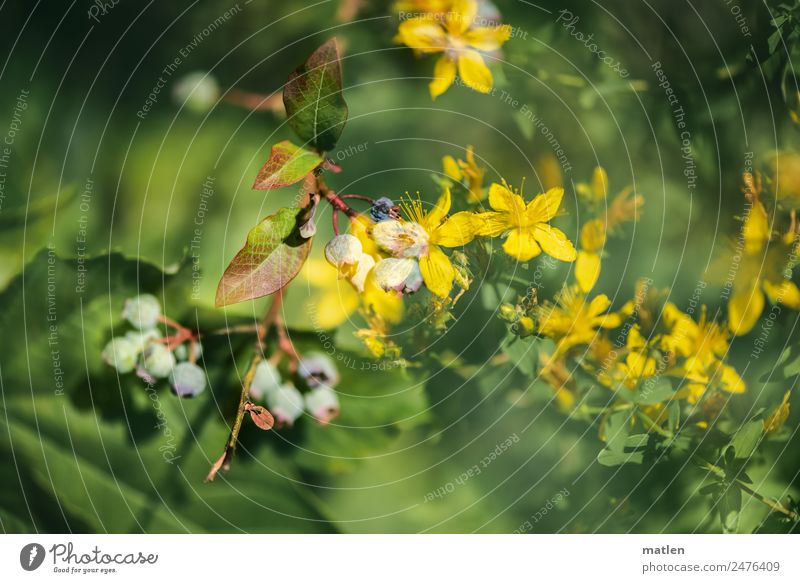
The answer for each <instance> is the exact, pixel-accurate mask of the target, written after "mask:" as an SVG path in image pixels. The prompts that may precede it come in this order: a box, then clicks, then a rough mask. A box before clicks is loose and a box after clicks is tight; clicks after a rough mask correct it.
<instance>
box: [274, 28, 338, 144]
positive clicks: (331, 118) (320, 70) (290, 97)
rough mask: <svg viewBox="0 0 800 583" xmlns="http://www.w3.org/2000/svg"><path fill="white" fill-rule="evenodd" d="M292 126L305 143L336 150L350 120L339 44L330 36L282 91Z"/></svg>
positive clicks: (291, 76)
mask: <svg viewBox="0 0 800 583" xmlns="http://www.w3.org/2000/svg"><path fill="white" fill-rule="evenodd" d="M283 104H284V105H285V106H286V115H287V117H288V120H287V121H288V123H289V126H291V128H292V129H293V130H294V132H295V133H296V134H297V135H298V136H299V137H300V138H302V139H303V140H305V142H306V143H308V144H311V145H313V146H314V147H316V148H317V149H318V150H320V151H322V152H324V151H327V150H331V149H333V147H334V146H335V145H336V142H337V141H338V140H339V136H341V135H342V130H343V129H344V124H345V122H346V121H347V103H346V102H345V100H344V97H343V96H342V66H341V62H340V56H339V46H338V45H337V44H336V39H335V38H334V39H331V40H329V41H328V42H326V43H325V44H324V45H322V46H321V47H319V48H318V49H317V50H316V51H314V52H313V53H311V56H310V57H309V58H308V60H307V61H306V62H305V63H304V64H303V65H301V66H300V67H299V68H298V69H297V70H296V71H295V72H294V73H292V74H291V75H290V76H289V81H288V82H287V83H286V87H285V88H284V90H283Z"/></svg>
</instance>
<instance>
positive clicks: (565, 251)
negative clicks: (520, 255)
mask: <svg viewBox="0 0 800 583" xmlns="http://www.w3.org/2000/svg"><path fill="white" fill-rule="evenodd" d="M533 234H534V237H536V241H537V242H538V243H539V245H541V246H542V249H544V252H545V253H547V254H548V255H550V256H551V257H555V258H556V259H560V260H561V261H575V258H576V257H577V256H578V253H577V251H575V247H574V246H573V245H572V241H570V240H569V239H567V236H566V235H565V234H564V233H563V231H561V229H556V228H555V227H551V226H550V225H545V224H538V225H536V226H535V227H534V229H533Z"/></svg>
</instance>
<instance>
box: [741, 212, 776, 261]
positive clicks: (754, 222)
mask: <svg viewBox="0 0 800 583" xmlns="http://www.w3.org/2000/svg"><path fill="white" fill-rule="evenodd" d="M770 235H771V232H770V228H769V219H768V218H767V210H766V209H765V208H764V205H763V204H762V203H761V201H756V203H755V204H754V205H753V206H752V207H751V209H750V212H749V213H748V214H747V217H746V218H745V220H744V224H743V225H742V239H744V248H745V251H747V253H749V254H751V255H754V254H756V253H758V252H759V251H761V249H763V248H764V243H766V242H767V241H769V238H770Z"/></svg>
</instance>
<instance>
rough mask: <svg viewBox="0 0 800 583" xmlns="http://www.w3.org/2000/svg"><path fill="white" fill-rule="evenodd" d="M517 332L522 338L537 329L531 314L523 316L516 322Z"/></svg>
mask: <svg viewBox="0 0 800 583" xmlns="http://www.w3.org/2000/svg"><path fill="white" fill-rule="evenodd" d="M516 327H517V330H516V333H517V334H518V335H519V337H520V338H526V337H527V336H530V335H531V334H533V333H534V331H535V328H536V327H535V325H534V323H533V318H531V317H530V316H522V317H521V318H520V319H519V320H517V323H516Z"/></svg>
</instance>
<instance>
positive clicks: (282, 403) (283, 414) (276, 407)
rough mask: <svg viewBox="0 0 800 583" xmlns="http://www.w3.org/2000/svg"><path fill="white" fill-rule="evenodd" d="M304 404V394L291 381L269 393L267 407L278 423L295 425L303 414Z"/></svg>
mask: <svg viewBox="0 0 800 583" xmlns="http://www.w3.org/2000/svg"><path fill="white" fill-rule="evenodd" d="M303 405H304V403H303V395H302V394H301V393H300V391H298V390H297V389H296V388H295V386H294V385H292V384H291V383H286V384H285V385H281V386H280V387H278V388H277V389H276V390H274V391H272V392H270V393H268V394H267V408H268V409H269V412H270V413H272V416H273V417H275V421H276V422H277V423H278V425H288V426H289V427H291V426H292V425H294V422H295V421H296V420H297V419H298V418H299V417H300V415H302V414H303Z"/></svg>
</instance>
